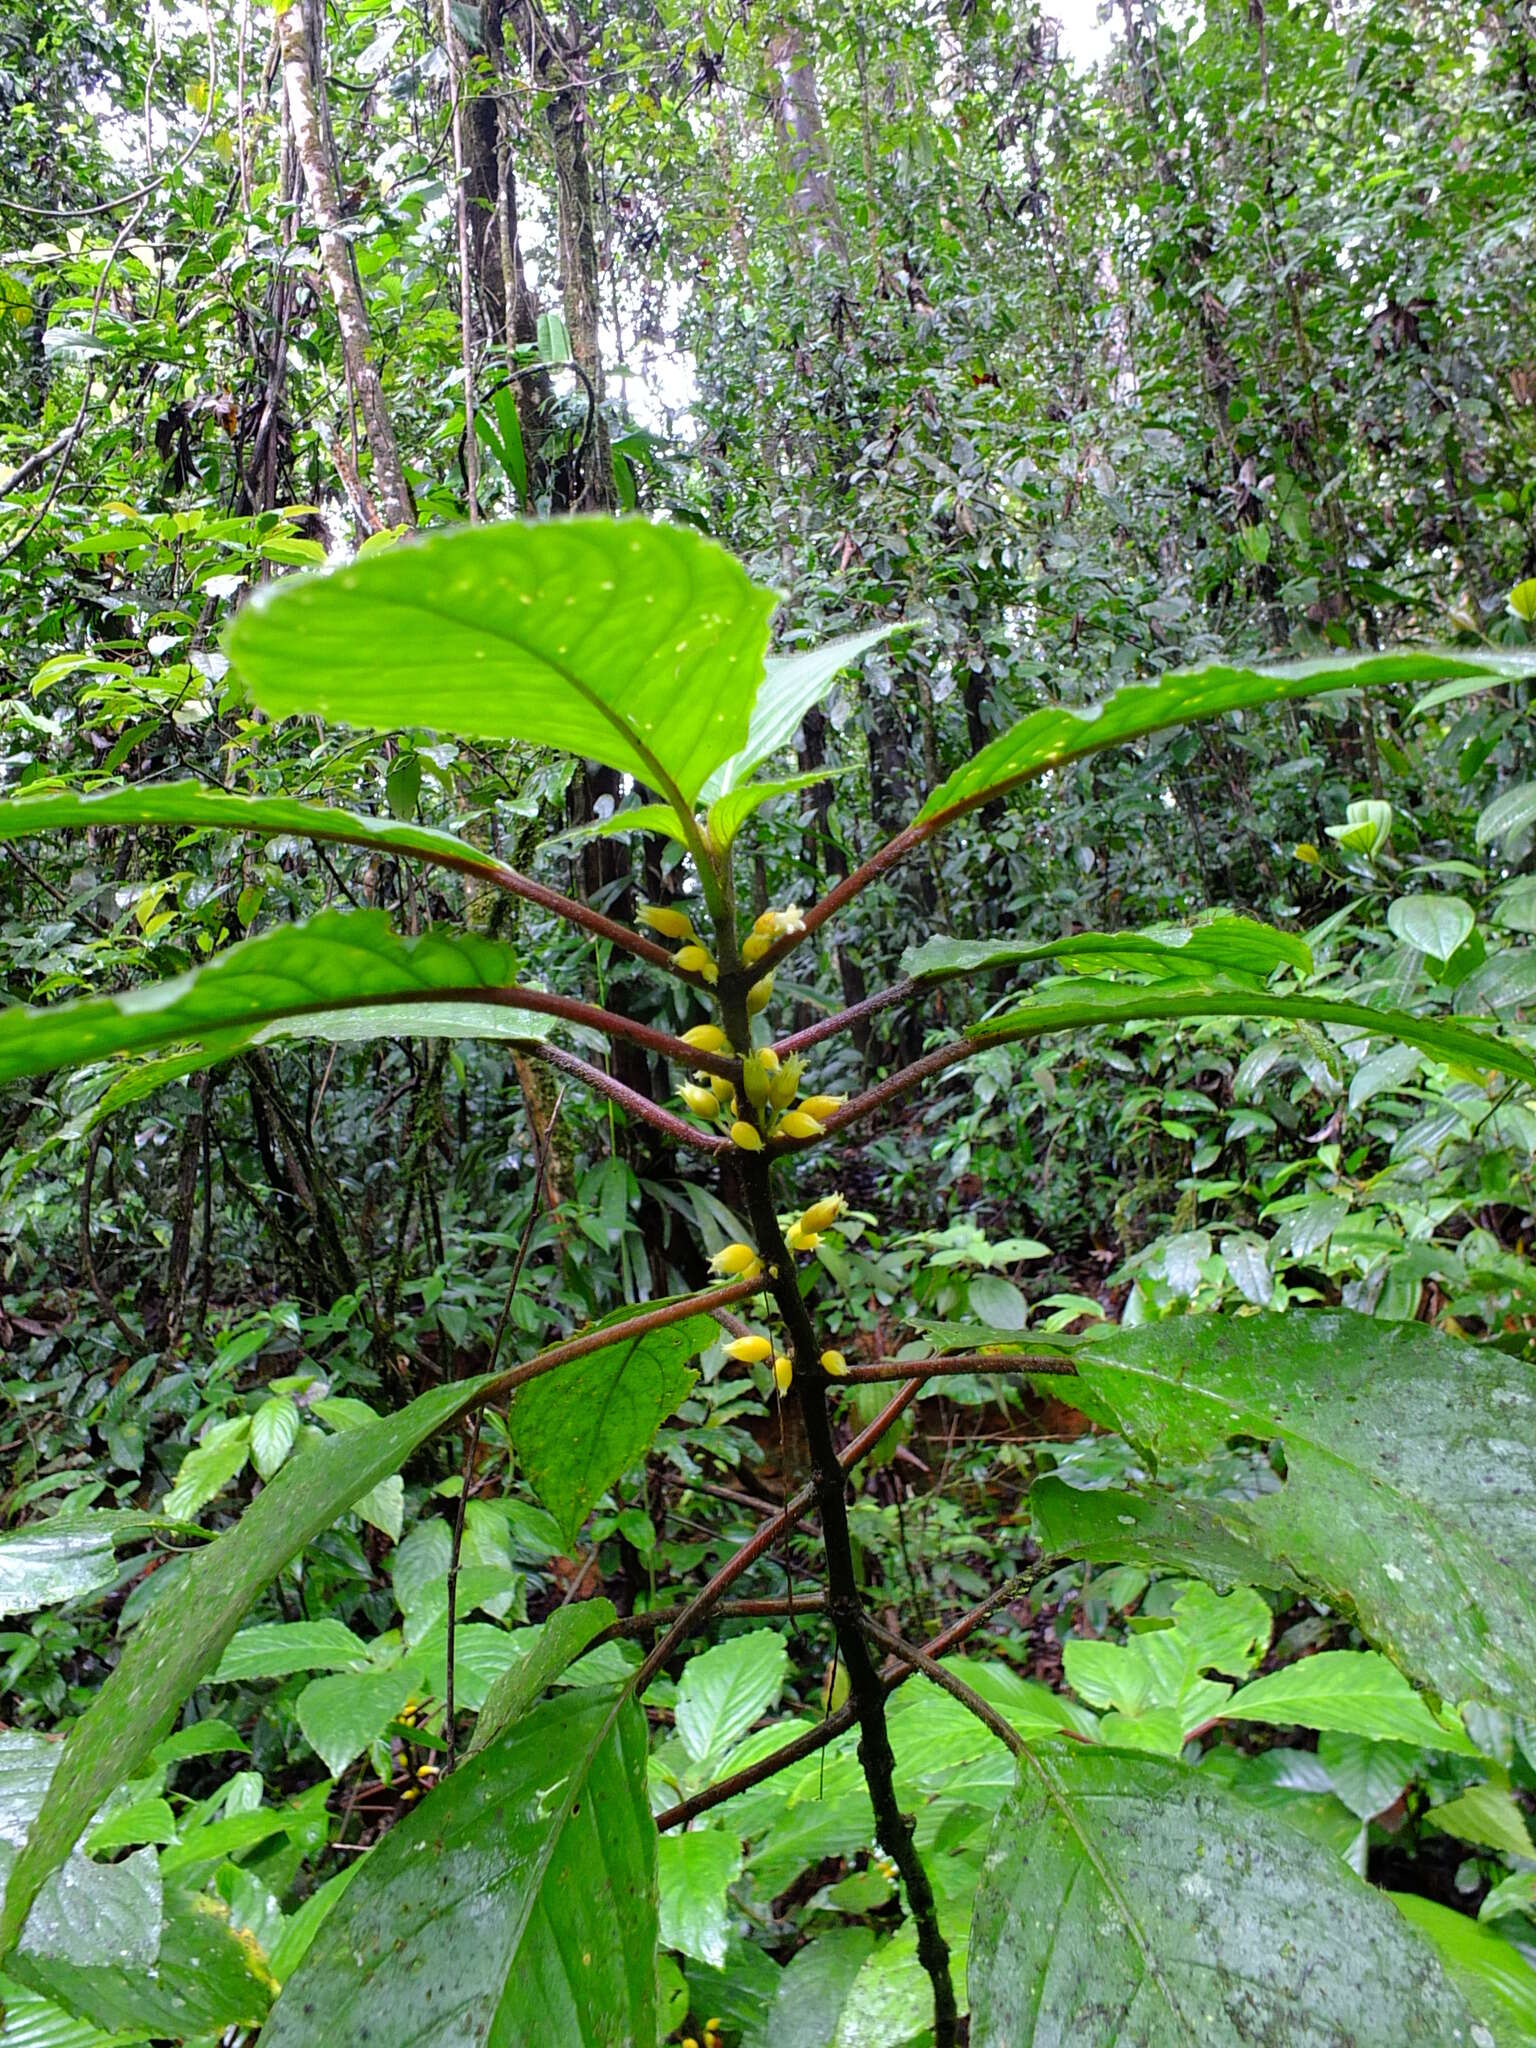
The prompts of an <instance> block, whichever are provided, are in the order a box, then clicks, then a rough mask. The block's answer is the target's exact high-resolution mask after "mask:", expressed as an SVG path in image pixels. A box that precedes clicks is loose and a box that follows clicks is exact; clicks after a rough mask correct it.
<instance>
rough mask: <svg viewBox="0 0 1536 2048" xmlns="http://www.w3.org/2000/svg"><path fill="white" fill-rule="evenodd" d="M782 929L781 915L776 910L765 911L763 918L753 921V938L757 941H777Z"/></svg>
mask: <svg viewBox="0 0 1536 2048" xmlns="http://www.w3.org/2000/svg"><path fill="white" fill-rule="evenodd" d="M780 928H781V927H780V924H779V913H778V912H777V911H776V910H765V911H764V912H763V914H762V916H761V917H759V918H757V919H755V920H754V921H753V925H752V936H753V938H755V939H776V938H777V937H778V936H779V931H780Z"/></svg>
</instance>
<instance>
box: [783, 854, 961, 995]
mask: <svg viewBox="0 0 1536 2048" xmlns="http://www.w3.org/2000/svg"><path fill="white" fill-rule="evenodd" d="M931 829H932V828H931V827H919V826H917V825H908V826H907V827H906V829H905V830H904V831H901V832H898V833H897V834H896V836H895V838H894V839H888V840H887V841H886V842H885V844H884V846H882V847H881V848H880V850H879V851H878V852H877V853H873V854H871V855H870V857H869V859H868V860H867V861H865V862H864V864H863V866H862V867H856V868H855V869H854V870H853V872H852V873H851V874H848V875H844V877H843V879H842V880H841V881H840V882H839V883H838V884H837V886H836V887H835V888H832V889H829V890H828V891H827V893H826V895H825V896H823V897H822V899H821V901H820V902H819V903H813V904H812V905H811V907H810V909H809V910H808V911H807V912H806V913H805V918H804V921H803V922H802V923H801V924H800V925H798V926H797V927H796V928H795V930H794V931H791V932H786V933H785V934H784V936H783V938H781V939H777V940H775V942H774V943H773V945H771V946H770V947H769V948H768V950H767V952H766V953H765V954H764V955H763V957H762V959H761V960H759V961H758V962H757V964H756V966H755V967H754V969H753V977H754V979H756V978H757V977H759V976H761V975H764V974H771V973H772V972H773V970H774V968H775V967H777V966H778V964H779V962H780V961H781V960H784V959H787V958H788V956H789V955H790V954H791V953H793V952H794V950H795V948H796V947H797V946H800V945H803V944H804V942H805V941H806V940H807V939H808V938H809V937H810V936H811V934H812V932H816V931H819V930H820V929H821V927H822V926H823V925H824V924H825V923H826V922H827V920H828V919H829V918H832V917H836V915H837V913H838V912H839V911H840V910H841V909H842V908H843V906H844V905H845V904H847V903H851V902H852V901H853V899H854V897H855V896H857V895H858V894H859V893H860V892H861V891H862V890H864V889H867V888H868V887H869V885H870V883H871V882H877V881H879V879H880V877H881V876H882V875H883V874H885V873H886V871H887V870H888V869H890V868H893V867H895V866H896V865H897V864H898V862H900V861H904V860H905V859H906V857H907V855H908V854H909V853H911V852H912V851H913V849H914V848H915V847H918V846H921V845H922V843H923V841H924V840H925V839H926V838H927V837H928V836H929V831H930V830H931Z"/></svg>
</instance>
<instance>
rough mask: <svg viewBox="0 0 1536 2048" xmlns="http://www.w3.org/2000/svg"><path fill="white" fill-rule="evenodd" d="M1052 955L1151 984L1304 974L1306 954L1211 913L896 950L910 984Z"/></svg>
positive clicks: (1272, 934) (1082, 968)
mask: <svg viewBox="0 0 1536 2048" xmlns="http://www.w3.org/2000/svg"><path fill="white" fill-rule="evenodd" d="M1036 960H1059V961H1060V962H1061V964H1062V965H1063V966H1064V967H1065V968H1066V969H1067V971H1068V973H1071V974H1112V973H1132V974H1146V975H1150V976H1152V977H1153V978H1154V979H1155V980H1158V981H1189V980H1194V981H1208V980H1209V979H1210V978H1211V977H1212V976H1213V975H1216V976H1220V977H1223V978H1225V979H1229V980H1238V981H1255V982H1261V981H1263V980H1264V979H1265V978H1266V977H1267V976H1268V975H1270V974H1272V973H1273V972H1274V971H1275V969H1276V968H1277V967H1294V968H1296V969H1298V970H1299V971H1300V972H1301V973H1303V974H1309V973H1310V972H1311V971H1312V954H1311V951H1310V949H1309V948H1308V947H1307V946H1306V944H1305V943H1304V942H1303V941H1302V940H1301V939H1298V938H1293V937H1292V936H1291V934H1290V933H1289V932H1280V931H1276V930H1275V929H1274V928H1273V927H1272V926H1270V925H1267V924H1259V923H1257V922H1256V921H1255V920H1254V919H1253V918H1251V917H1232V916H1229V915H1227V914H1225V913H1222V912H1213V913H1212V914H1211V915H1210V916H1209V917H1206V918H1202V919H1198V920H1195V921H1194V922H1192V923H1190V924H1183V925H1177V924H1169V925H1150V926H1149V927H1148V928H1147V929H1146V930H1145V931H1140V932H1073V933H1072V934H1071V935H1070V936H1069V937H1067V938H1064V939H1052V940H1050V941H1049V942H1048V943H1047V944H1045V945H1038V946H1016V945H1009V944H1006V943H999V942H998V941H997V940H989V939H939V938H934V939H924V940H923V942H922V944H921V945H918V946H910V947H908V949H907V951H906V952H905V953H904V954H903V955H902V960H901V971H902V973H903V974H907V975H910V976H911V977H912V978H913V980H915V981H922V982H936V981H950V980H953V979H954V978H955V977H956V976H957V975H971V974H986V973H989V972H990V971H991V970H992V969H993V968H997V967H1022V966H1025V965H1027V964H1028V963H1030V962H1032V961H1036Z"/></svg>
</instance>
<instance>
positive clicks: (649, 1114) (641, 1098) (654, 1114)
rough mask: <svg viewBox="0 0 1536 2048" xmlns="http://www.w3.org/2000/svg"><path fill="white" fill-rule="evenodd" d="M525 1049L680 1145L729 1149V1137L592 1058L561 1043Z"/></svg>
mask: <svg viewBox="0 0 1536 2048" xmlns="http://www.w3.org/2000/svg"><path fill="white" fill-rule="evenodd" d="M524 1050H525V1051H526V1053H527V1056H528V1058H529V1059H535V1060H542V1061H543V1062H544V1064H545V1065H546V1066H549V1067H556V1068H558V1069H559V1071H560V1072H561V1073H562V1074H569V1075H570V1076H571V1077H572V1079H573V1080H577V1081H584V1082H585V1083H586V1084H587V1086H588V1087H589V1088H592V1089H595V1090H596V1091H597V1093H598V1094H599V1095H606V1096H607V1097H608V1098H609V1100H610V1101H612V1102H616V1103H618V1105H619V1107H620V1108H621V1109H624V1110H627V1111H628V1113H629V1114H630V1115H631V1116H637V1117H639V1118H640V1120H641V1121H642V1123H648V1124H650V1125H652V1126H653V1127H654V1128H655V1129H656V1130H658V1131H665V1132H666V1134H667V1136H668V1137H669V1138H671V1139H672V1140H673V1141H674V1142H675V1143H676V1144H679V1145H691V1146H692V1147H693V1149H694V1151H695V1152H707V1153H711V1154H713V1153H716V1152H729V1151H730V1149H731V1141H730V1139H729V1138H722V1137H714V1136H711V1135H709V1134H708V1133H706V1132H704V1131H699V1130H695V1128H694V1127H693V1125H692V1124H690V1123H685V1122H684V1121H683V1119H682V1118H681V1117H680V1116H674V1115H673V1113H672V1111H671V1110H670V1109H663V1108H662V1107H661V1105H660V1104H659V1103H656V1102H652V1101H651V1099H650V1097H649V1096H648V1095H642V1094H641V1093H640V1091H639V1090H638V1089H637V1088H630V1087H628V1086H627V1085H626V1084H625V1083H624V1082H623V1081H617V1080H615V1079H614V1077H613V1075H612V1074H605V1073H604V1072H603V1070H602V1068H601V1067H594V1066H592V1065H591V1064H590V1063H589V1062H588V1061H586V1060H582V1059H578V1058H577V1057H576V1055H575V1053H573V1052H565V1051H563V1050H562V1049H561V1047H559V1046H558V1045H545V1044H542V1043H532V1044H529V1045H527V1046H526V1047H525V1048H524Z"/></svg>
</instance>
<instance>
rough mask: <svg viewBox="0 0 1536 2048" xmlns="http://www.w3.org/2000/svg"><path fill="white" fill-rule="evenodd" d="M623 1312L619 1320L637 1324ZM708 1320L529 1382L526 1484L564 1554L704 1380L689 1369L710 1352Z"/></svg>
mask: <svg viewBox="0 0 1536 2048" xmlns="http://www.w3.org/2000/svg"><path fill="white" fill-rule="evenodd" d="M633 1313H634V1311H633V1310H632V1309H623V1310H620V1311H619V1315H618V1318H617V1319H618V1320H623V1319H624V1318H625V1317H627V1316H631V1315H633ZM718 1334H719V1330H718V1326H717V1325H716V1323H715V1321H714V1319H713V1317H711V1316H689V1317H687V1318H686V1320H684V1321H683V1322H680V1323H669V1324H668V1325H667V1326H666V1327H665V1328H663V1329H660V1330H649V1331H646V1332H645V1333H644V1334H643V1335H641V1336H639V1337H632V1338H630V1339H629V1340H628V1342H627V1343H623V1344H614V1345H610V1346H607V1347H606V1348H605V1349H603V1350H601V1351H593V1352H590V1353H589V1354H588V1355H587V1356H586V1357H585V1358H579V1359H576V1360H574V1361H573V1362H572V1363H571V1364H570V1365H567V1366H564V1367H562V1369H561V1370H560V1371H559V1372H558V1373H545V1374H544V1375H543V1377H542V1378H540V1379H535V1380H530V1381H529V1383H528V1385H527V1386H525V1387H523V1388H522V1389H521V1390H520V1391H519V1393H518V1395H517V1398H516V1399H515V1400H514V1402H513V1403H512V1416H511V1426H512V1441H513V1444H514V1445H515V1447H516V1450H517V1455H518V1460H519V1462H520V1463H521V1465H522V1468H523V1474H524V1477H525V1478H526V1479H527V1480H528V1483H529V1484H530V1485H531V1486H532V1488H533V1490H534V1492H535V1493H536V1494H537V1495H538V1496H539V1499H540V1500H541V1501H542V1502H543V1503H544V1505H545V1507H547V1508H548V1509H549V1511H550V1513H551V1514H552V1515H553V1516H554V1518H555V1520H556V1522H557V1523H558V1524H559V1525H560V1533H561V1536H562V1538H563V1540H564V1541H565V1543H566V1545H567V1547H568V1548H569V1547H572V1546H574V1544H575V1542H576V1538H577V1536H578V1535H579V1534H580V1532H581V1525H582V1523H583V1522H584V1521H585V1520H586V1519H587V1516H588V1515H589V1514H590V1513H591V1511H592V1509H593V1508H594V1507H595V1506H596V1504H597V1503H598V1501H599V1500H601V1499H602V1497H603V1495H604V1494H605V1493H606V1492H607V1490H608V1488H609V1487H610V1486H611V1485H612V1484H613V1482H614V1481H615V1480H616V1479H619V1478H622V1476H623V1475H624V1473H626V1472H628V1471H629V1470H630V1468H631V1467H632V1466H634V1465H637V1464H638V1463H639V1462H640V1460H641V1459H642V1458H643V1457H644V1455H645V1453H646V1451H647V1450H648V1449H649V1448H650V1444H651V1439H652V1438H653V1437H654V1436H655V1434H656V1432H657V1430H658V1429H659V1428H660V1427H661V1425H662V1423H663V1422H665V1421H666V1419H667V1417H668V1416H669V1415H670V1414H671V1413H672V1412H673V1410H674V1409H675V1408H676V1407H677V1405H678V1403H679V1402H680V1401H681V1400H682V1399H683V1398H684V1396H685V1395H686V1394H687V1392H688V1389H689V1388H690V1387H691V1386H692V1385H693V1383H694V1381H695V1380H696V1379H697V1377H698V1375H697V1374H696V1373H694V1372H690V1371H689V1369H688V1366H687V1362H686V1361H687V1360H688V1359H690V1358H694V1357H697V1355H698V1354H699V1352H701V1351H702V1350H704V1348H705V1347H706V1345H709V1344H712V1343H713V1342H714V1340H715V1338H716V1337H717V1336H718Z"/></svg>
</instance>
